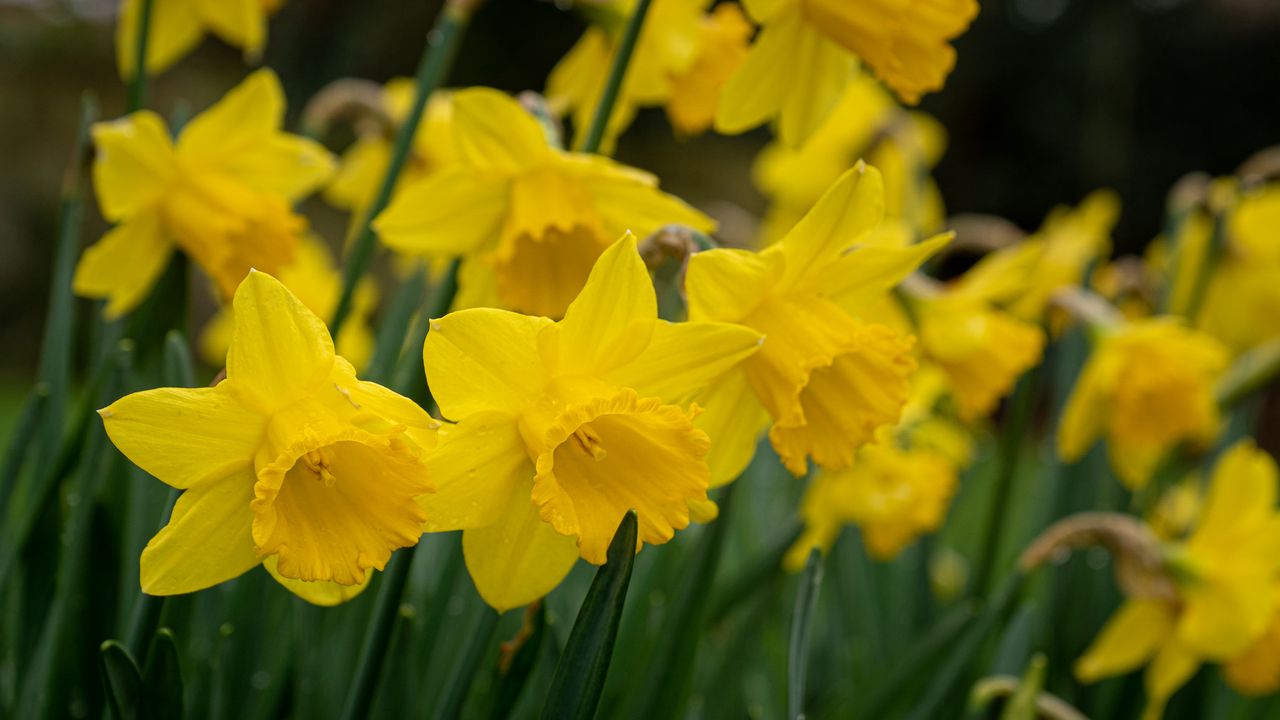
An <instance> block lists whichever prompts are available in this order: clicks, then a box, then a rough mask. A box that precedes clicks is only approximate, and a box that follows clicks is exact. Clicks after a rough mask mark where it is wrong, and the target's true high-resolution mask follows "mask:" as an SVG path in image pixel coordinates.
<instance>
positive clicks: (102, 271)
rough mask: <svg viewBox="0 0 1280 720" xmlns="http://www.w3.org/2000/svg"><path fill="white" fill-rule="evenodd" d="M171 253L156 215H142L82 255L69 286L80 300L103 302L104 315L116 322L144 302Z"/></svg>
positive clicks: (109, 233) (130, 219)
mask: <svg viewBox="0 0 1280 720" xmlns="http://www.w3.org/2000/svg"><path fill="white" fill-rule="evenodd" d="M172 253H173V246H172V245H170V244H169V241H168V240H166V239H165V236H164V230H163V227H162V226H161V222H160V215H159V213H156V212H151V211H148V212H144V213H142V214H140V215H137V216H134V217H132V218H129V219H128V220H126V221H125V222H123V223H120V224H119V225H117V226H116V227H114V228H112V230H111V231H110V232H108V233H107V234H106V235H104V236H102V239H101V240H99V241H98V242H97V243H95V244H93V245H92V246H90V247H89V248H88V249H86V250H85V251H84V255H82V256H81V257H80V262H79V263H78V264H77V265H76V272H75V277H74V278H73V279H72V282H71V286H72V288H73V289H74V290H75V292H76V294H77V295H80V296H82V297H91V298H106V299H107V306H106V308H105V309H104V311H103V312H104V314H105V315H106V316H107V318H108V319H113V318H118V317H120V316H122V315H124V314H125V313H127V312H129V311H130V310H132V309H134V308H135V307H137V306H138V304H139V303H141V302H142V301H143V300H144V299H146V297H147V294H148V293H150V292H151V287H152V286H153V285H154V284H155V281H156V278H158V277H160V273H161V272H163V271H164V268H165V266H166V265H167V264H168V262H169V256H170V255H171V254H172Z"/></svg>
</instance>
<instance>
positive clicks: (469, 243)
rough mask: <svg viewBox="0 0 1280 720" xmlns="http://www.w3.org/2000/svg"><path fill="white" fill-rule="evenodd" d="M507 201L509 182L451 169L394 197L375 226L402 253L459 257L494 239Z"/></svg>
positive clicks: (468, 170) (406, 188)
mask: <svg viewBox="0 0 1280 720" xmlns="http://www.w3.org/2000/svg"><path fill="white" fill-rule="evenodd" d="M510 201H511V187H510V183H509V182H495V181H494V180H493V179H492V178H487V177H482V176H478V175H476V174H475V172H474V171H472V170H471V169H469V168H465V167H457V168H450V169H448V170H442V171H441V172H439V173H436V174H434V175H431V176H430V177H428V178H426V179H424V180H422V181H420V182H417V183H414V184H412V185H409V186H407V187H405V188H403V189H402V190H400V192H398V193H396V195H395V198H394V199H392V201H391V204H390V205H389V206H388V207H387V209H386V210H384V211H382V213H381V214H379V215H378V217H377V219H376V220H374V223H373V227H374V229H375V230H377V232H378V237H380V238H381V239H382V242H384V243H386V244H387V246H388V247H390V248H392V249H394V250H398V251H400V252H403V253H408V254H411V255H463V254H466V253H469V252H472V251H473V250H475V249H477V248H479V247H481V246H483V245H485V244H486V243H492V242H495V241H496V240H497V238H498V231H499V229H500V228H501V227H502V222H503V219H504V218H505V217H506V214H507V209H508V206H509V205H510Z"/></svg>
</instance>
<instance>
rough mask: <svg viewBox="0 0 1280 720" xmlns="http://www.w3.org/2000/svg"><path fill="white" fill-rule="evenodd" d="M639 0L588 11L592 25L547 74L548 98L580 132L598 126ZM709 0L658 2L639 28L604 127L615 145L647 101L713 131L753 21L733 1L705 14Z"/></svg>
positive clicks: (614, 1) (693, 128)
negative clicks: (593, 123)
mask: <svg viewBox="0 0 1280 720" xmlns="http://www.w3.org/2000/svg"><path fill="white" fill-rule="evenodd" d="M635 5H636V0H606V1H605V2H603V3H599V4H597V5H592V6H590V7H589V9H588V10H587V12H588V14H589V16H590V18H591V19H592V23H591V25H590V26H588V27H587V31H586V32H585V33H584V34H583V36H582V39H580V40H579V41H578V43H577V44H576V45H574V46H573V49H571V50H570V51H569V54H567V55H565V57H564V59H563V60H561V61H560V63H559V64H558V65H556V67H555V69H553V70H552V71H551V76H550V77H549V78H548V80H547V99H548V101H549V102H550V103H551V107H552V109H553V110H554V111H555V112H556V113H557V114H559V115H566V114H570V115H572V117H573V125H574V129H575V130H576V132H577V133H578V134H579V136H580V137H581V135H582V134H583V133H584V132H585V131H586V129H587V128H588V127H589V126H590V125H591V121H592V118H593V117H594V116H595V112H596V107H597V106H598V105H599V104H600V95H601V94H602V93H603V91H604V86H605V83H606V81H607V79H608V76H609V71H610V69H611V68H612V66H613V58H614V55H615V53H616V52H617V49H618V43H619V41H620V40H621V38H622V34H623V31H624V29H625V27H626V24H627V20H628V18H630V17H631V14H632V12H633V11H634V8H635ZM706 5H707V3H706V2H703V1H702V0H654V2H653V4H652V5H651V6H650V8H649V13H648V15H647V16H646V17H645V21H644V25H643V26H641V29H640V37H639V38H638V40H637V42H636V47H635V50H634V53H633V55H632V59H631V63H630V65H628V67H627V73H626V75H625V76H624V77H623V81H622V87H621V88H620V89H619V92H618V98H617V100H616V101H615V103H614V106H613V111H612V115H610V116H609V120H608V122H607V124H606V126H605V136H604V142H603V145H602V147H603V148H604V149H606V150H608V149H609V148H610V147H612V145H613V143H614V141H615V140H616V139H617V137H618V135H620V134H621V133H622V131H623V130H625V129H626V128H627V126H628V125H630V124H631V121H632V120H633V119H634V118H635V114H636V111H637V110H638V109H639V108H642V107H653V106H662V105H665V106H666V108H667V114H668V116H669V117H670V118H671V121H672V124H673V125H674V126H675V127H676V129H677V130H679V131H680V132H682V133H686V134H694V133H699V132H702V131H704V130H706V129H707V127H709V126H710V125H711V120H712V118H713V117H714V116H715V108H716V100H717V99H718V98H719V95H720V89H721V87H723V85H724V83H725V82H726V81H727V80H728V79H729V76H731V75H732V74H733V73H734V72H735V71H737V69H738V67H739V66H741V65H742V63H743V61H745V60H746V53H747V44H748V42H749V40H750V38H751V31H752V28H751V25H750V24H749V23H748V22H747V20H746V18H745V17H744V16H743V15H742V11H741V9H740V8H739V7H738V6H737V5H736V4H732V3H728V4H723V5H719V6H717V7H716V8H715V9H714V10H713V11H711V12H709V13H708V12H704V8H705V7H706Z"/></svg>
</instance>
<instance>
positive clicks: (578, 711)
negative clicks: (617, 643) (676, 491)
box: [542, 511, 637, 720]
mask: <svg viewBox="0 0 1280 720" xmlns="http://www.w3.org/2000/svg"><path fill="white" fill-rule="evenodd" d="M636 533H637V528H636V514H635V512H634V511H633V512H628V513H627V514H626V515H625V516H623V518H622V523H621V524H619V525H618V530H617V532H615V533H614V534H613V541H612V542H610V543H609V554H608V560H607V561H606V562H605V564H604V566H603V567H601V568H600V570H599V571H597V572H596V578H595V580H594V581H592V583H591V589H589V590H588V591H587V596H586V598H585V599H583V601H582V609H581V610H579V611H578V619H577V620H576V621H575V622H574V623H573V630H572V631H570V633H569V642H568V643H566V644H565V648H564V653H563V654H562V655H561V656H560V664H559V665H558V666H557V667H556V674H555V676H554V677H553V678H552V680H551V691H550V692H549V693H548V694H547V703H546V705H544V706H543V708H542V717H543V718H544V720H591V718H593V717H595V713H596V708H597V707H598V706H599V705H600V693H601V692H603V690H604V681H605V678H606V677H607V676H608V674H609V662H610V661H611V660H612V659H613V643H614V640H616V639H617V637H618V624H619V622H620V621H621V620H622V606H623V603H624V602H625V601H626V599H627V586H628V585H630V584H631V569H632V567H633V566H634V565H635V559H636Z"/></svg>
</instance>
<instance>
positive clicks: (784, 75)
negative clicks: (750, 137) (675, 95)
mask: <svg viewBox="0 0 1280 720" xmlns="http://www.w3.org/2000/svg"><path fill="white" fill-rule="evenodd" d="M748 12H750V7H748ZM771 14H772V13H771ZM752 15H753V16H754V15H755V13H752ZM802 23H803V18H802V17H801V16H800V13H795V14H794V16H793V17H789V18H786V19H783V20H780V21H778V22H776V23H771V24H770V25H768V26H766V27H765V28H764V29H762V30H761V31H760V34H759V35H758V36H757V37H756V40H755V43H754V44H753V45H752V46H751V51H750V52H749V53H747V59H746V60H745V61H744V62H743V64H742V67H741V68H739V69H738V72H737V73H736V74H734V75H733V77H731V78H729V81H728V82H726V83H725V85H724V90H723V91H722V92H721V95H720V104H719V105H718V106H717V107H716V118H715V128H716V130H717V131H718V132H721V133H724V134H726V135H736V134H738V133H741V132H744V131H746V130H750V129H751V128H753V127H756V126H757V125H761V124H763V123H764V122H766V121H767V120H769V118H771V117H773V116H775V115H777V114H778V110H779V109H781V107H782V103H783V99H784V98H785V97H786V95H787V92H788V91H789V89H790V87H791V85H792V84H793V83H794V82H796V77H795V76H794V75H793V72H792V71H793V64H792V58H793V57H794V56H795V54H796V52H797V43H798V42H799V41H800V40H801V39H802V37H801V33H802V32H803V30H804V28H803V27H802Z"/></svg>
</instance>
